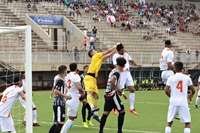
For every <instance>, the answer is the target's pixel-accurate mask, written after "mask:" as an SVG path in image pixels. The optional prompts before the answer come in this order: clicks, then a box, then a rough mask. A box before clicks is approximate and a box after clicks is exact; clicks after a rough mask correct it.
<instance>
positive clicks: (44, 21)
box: [29, 16, 63, 25]
mask: <svg viewBox="0 0 200 133" xmlns="http://www.w3.org/2000/svg"><path fill="white" fill-rule="evenodd" d="M29 17H30V18H31V19H32V20H33V21H35V22H36V23H37V24H39V25H63V17H62V16H29Z"/></svg>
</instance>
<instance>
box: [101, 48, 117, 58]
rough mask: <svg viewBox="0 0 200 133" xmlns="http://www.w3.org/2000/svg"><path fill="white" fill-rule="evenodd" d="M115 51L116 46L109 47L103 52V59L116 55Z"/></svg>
mask: <svg viewBox="0 0 200 133" xmlns="http://www.w3.org/2000/svg"><path fill="white" fill-rule="evenodd" d="M115 52H116V49H115V47H113V48H109V49H108V50H106V51H105V52H103V53H102V60H103V61H105V60H106V59H108V58H109V57H111V56H112V55H114V54H115Z"/></svg>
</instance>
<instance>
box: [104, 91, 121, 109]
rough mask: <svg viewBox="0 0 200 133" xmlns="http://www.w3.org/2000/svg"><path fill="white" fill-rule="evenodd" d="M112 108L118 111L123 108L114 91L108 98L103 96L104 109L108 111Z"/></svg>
mask: <svg viewBox="0 0 200 133" xmlns="http://www.w3.org/2000/svg"><path fill="white" fill-rule="evenodd" d="M104 98H105V97H104ZM113 108H114V109H116V110H117V111H119V112H120V111H121V110H124V105H123V104H122V102H121V100H120V98H119V95H118V94H116V93H115V95H114V97H112V98H110V99H108V98H105V103H104V111H108V112H110V111H111V110H112V109H113Z"/></svg>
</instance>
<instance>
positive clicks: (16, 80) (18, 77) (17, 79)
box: [13, 73, 22, 87]
mask: <svg viewBox="0 0 200 133" xmlns="http://www.w3.org/2000/svg"><path fill="white" fill-rule="evenodd" d="M21 81H22V80H21V74H20V73H19V74H15V75H14V77H13V84H14V85H18V86H19V87H21V86H22V82H21Z"/></svg>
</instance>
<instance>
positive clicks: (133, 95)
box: [129, 93, 135, 110]
mask: <svg viewBox="0 0 200 133" xmlns="http://www.w3.org/2000/svg"><path fill="white" fill-rule="evenodd" d="M129 99H130V110H133V109H134V102H135V93H130V95H129Z"/></svg>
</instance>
